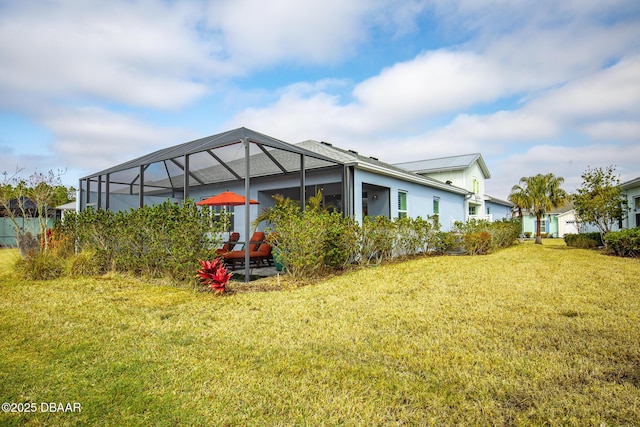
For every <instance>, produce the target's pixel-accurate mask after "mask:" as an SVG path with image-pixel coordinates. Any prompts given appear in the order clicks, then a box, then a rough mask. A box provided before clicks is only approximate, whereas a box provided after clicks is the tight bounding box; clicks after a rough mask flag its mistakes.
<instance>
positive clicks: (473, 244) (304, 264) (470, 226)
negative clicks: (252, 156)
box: [264, 198, 520, 276]
mask: <svg viewBox="0 0 640 427" xmlns="http://www.w3.org/2000/svg"><path fill="white" fill-rule="evenodd" d="M264 220H268V221H270V223H271V225H270V227H269V228H267V230H266V231H267V232H271V234H270V237H269V239H270V242H271V243H272V244H273V246H274V250H275V253H276V256H277V258H278V260H279V261H280V262H281V263H282V264H284V265H285V267H286V268H287V271H288V272H289V273H290V274H292V275H293V276H313V275H317V274H321V273H323V272H326V271H327V270H332V269H339V268H343V267H345V266H347V265H349V264H361V265H362V264H380V263H381V262H384V261H389V260H393V259H398V258H404V257H410V256H415V255H421V254H422V255H431V254H443V253H447V252H450V251H452V250H453V249H455V248H456V247H458V246H460V245H462V246H464V247H465V248H466V250H467V253H469V254H472V255H476V254H486V253H488V252H489V251H491V250H494V249H498V248H502V247H507V246H510V245H512V244H513V243H514V242H515V241H516V240H517V238H518V235H519V233H520V223H519V222H517V221H498V222H494V223H489V222H486V221H472V222H470V223H467V224H463V223H459V224H458V227H457V228H456V229H455V230H453V231H452V232H442V231H440V224H439V223H438V221H437V218H434V217H430V218H427V219H424V218H421V217H417V218H396V219H394V220H391V219H389V218H386V217H382V216H376V217H365V218H364V219H363V221H362V224H358V223H356V222H355V220H354V219H353V218H343V217H342V215H341V214H339V213H337V212H334V213H329V212H327V211H325V210H323V209H322V208H321V207H319V206H317V205H312V206H307V209H306V210H305V211H300V209H298V207H297V205H296V204H295V203H294V202H292V201H290V200H286V199H282V198H280V199H277V205H276V206H275V207H274V208H271V210H270V211H269V212H267V213H266V214H265V215H264Z"/></svg>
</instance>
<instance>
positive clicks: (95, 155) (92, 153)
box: [43, 108, 193, 171]
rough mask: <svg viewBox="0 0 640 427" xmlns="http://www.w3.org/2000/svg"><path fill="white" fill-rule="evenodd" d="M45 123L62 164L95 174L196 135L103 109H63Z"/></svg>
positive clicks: (48, 117)
mask: <svg viewBox="0 0 640 427" xmlns="http://www.w3.org/2000/svg"><path fill="white" fill-rule="evenodd" d="M43 122H44V123H45V124H46V125H47V127H49V128H50V129H51V131H52V132H53V133H54V142H53V146H52V148H53V150H54V151H55V152H56V153H57V154H58V155H59V156H60V159H59V160H58V164H64V165H65V166H68V167H71V168H81V169H84V170H94V171H95V170H96V169H103V168H106V167H109V166H113V165H114V164H117V163H120V162H123V161H126V160H129V159H131V158H132V157H133V156H135V155H142V154H146V153H148V152H151V151H155V150H158V149H161V148H164V147H166V146H168V145H172V144H175V143H176V141H181V140H183V139H186V138H187V137H190V136H193V135H189V134H188V132H186V131H183V130H179V129H167V128H160V127H155V126H152V125H150V124H147V123H145V122H143V121H140V120H137V119H135V118H132V117H131V116H130V115H123V114H118V113H113V112H110V111H107V110H104V109H100V108H72V109H67V110H64V111H61V110H59V111H57V112H55V113H53V114H50V115H49V116H46V117H44V118H43Z"/></svg>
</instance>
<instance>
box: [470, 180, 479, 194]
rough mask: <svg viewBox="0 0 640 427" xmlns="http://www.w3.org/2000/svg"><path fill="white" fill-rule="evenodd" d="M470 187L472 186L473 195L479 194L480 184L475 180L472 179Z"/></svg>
mask: <svg viewBox="0 0 640 427" xmlns="http://www.w3.org/2000/svg"><path fill="white" fill-rule="evenodd" d="M472 185H473V192H474V193H475V194H478V193H479V192H480V183H479V182H478V179H477V178H473V181H472Z"/></svg>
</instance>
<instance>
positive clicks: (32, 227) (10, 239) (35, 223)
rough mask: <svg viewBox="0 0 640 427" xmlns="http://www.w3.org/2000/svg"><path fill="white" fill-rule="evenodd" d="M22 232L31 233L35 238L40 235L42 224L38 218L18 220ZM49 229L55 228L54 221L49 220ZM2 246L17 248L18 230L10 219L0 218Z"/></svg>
mask: <svg viewBox="0 0 640 427" xmlns="http://www.w3.org/2000/svg"><path fill="white" fill-rule="evenodd" d="M16 222H17V223H18V225H19V226H20V228H21V229H22V230H25V231H29V232H31V234H33V235H34V236H37V235H38V234H39V233H40V222H39V220H38V219H37V218H16ZM47 227H53V219H48V220H47ZM0 246H3V247H7V246H9V247H15V246H17V245H16V230H15V228H14V226H13V223H12V222H11V220H10V219H9V218H0Z"/></svg>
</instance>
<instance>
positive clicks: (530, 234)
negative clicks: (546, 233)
mask: <svg viewBox="0 0 640 427" xmlns="http://www.w3.org/2000/svg"><path fill="white" fill-rule="evenodd" d="M532 235H533V233H532V232H530V231H525V232H524V237H526V238H527V239H530V238H531V236H532Z"/></svg>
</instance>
